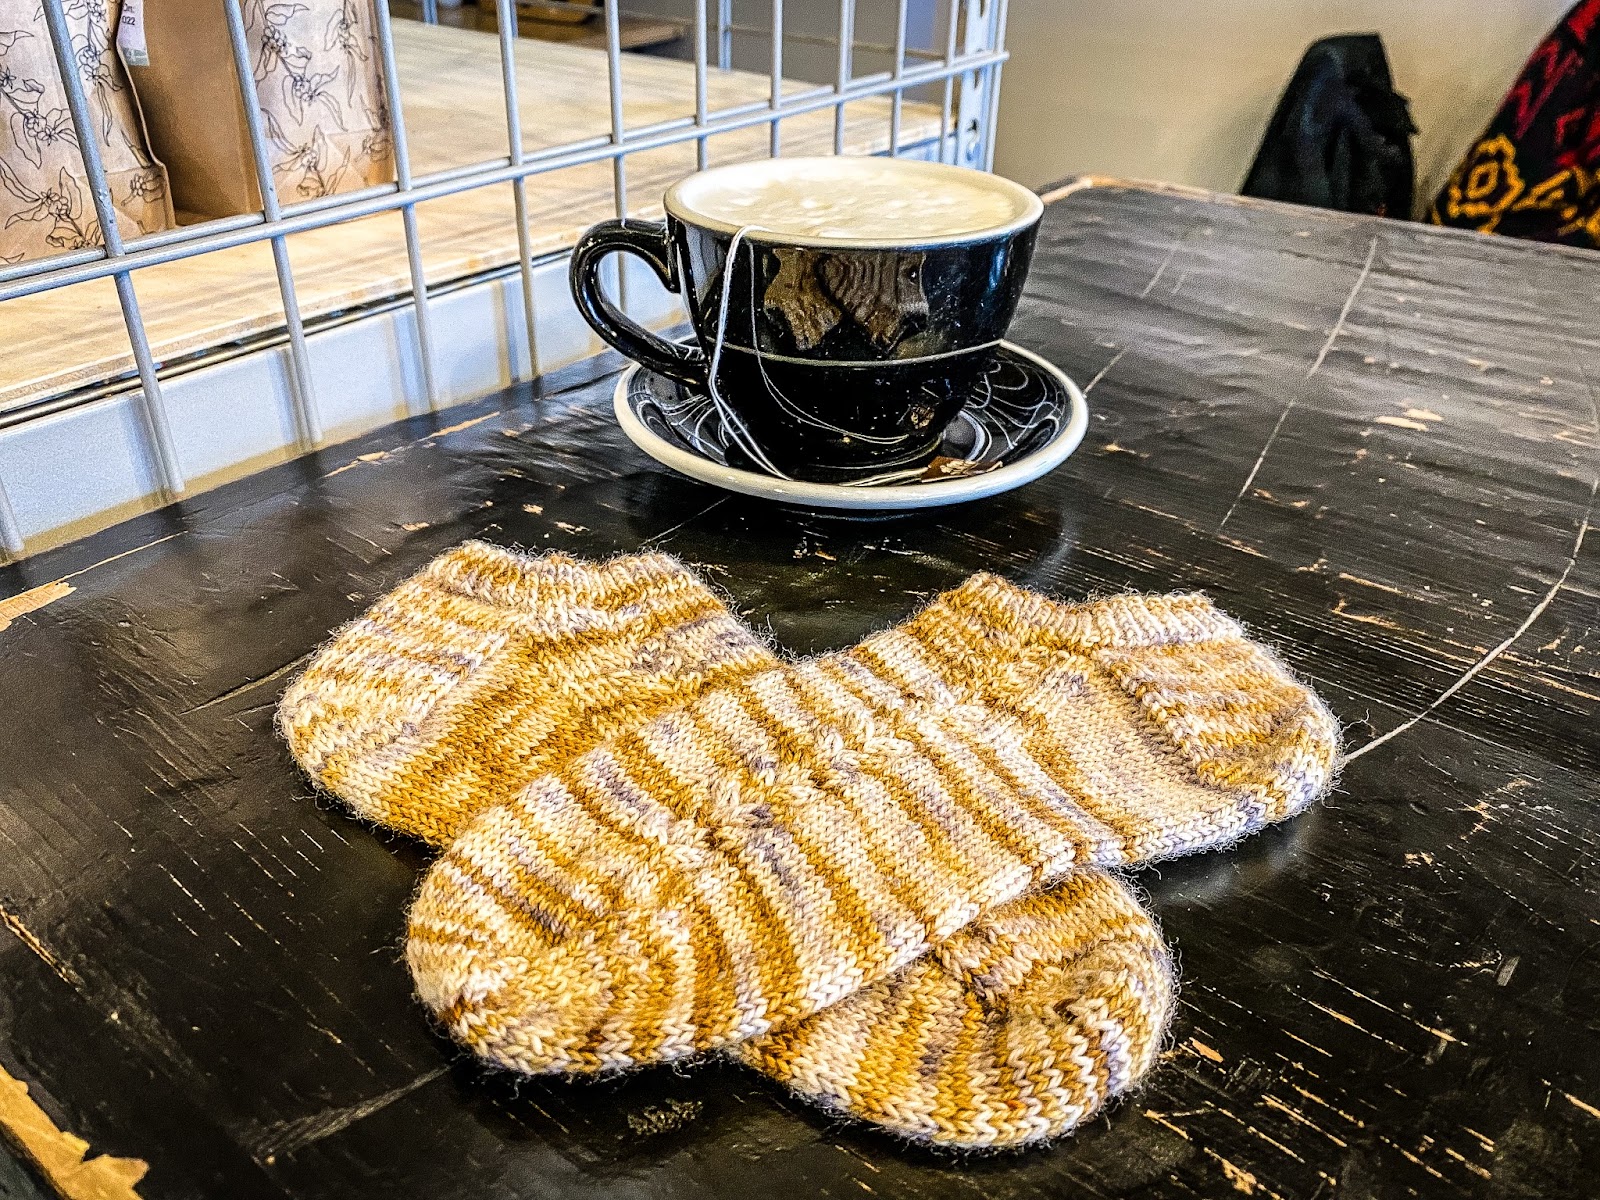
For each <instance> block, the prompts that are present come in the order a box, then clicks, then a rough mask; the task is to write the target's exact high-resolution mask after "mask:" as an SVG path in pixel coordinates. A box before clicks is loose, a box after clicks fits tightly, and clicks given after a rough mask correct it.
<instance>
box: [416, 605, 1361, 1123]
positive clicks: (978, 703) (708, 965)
mask: <svg viewBox="0 0 1600 1200" xmlns="http://www.w3.org/2000/svg"><path fill="white" fill-rule="evenodd" d="M1336 748H1337V728H1336V726H1335V724H1334V722H1333V720H1332V718H1331V717H1330V716H1329V715H1328V713H1327V711H1326V710H1325V709H1324V708H1323V706H1322V705H1321V703H1320V702H1319V701H1318V700H1317V699H1316V697H1315V696H1314V695H1312V694H1311V693H1310V692H1309V691H1308V690H1307V689H1306V688H1305V687H1304V686H1303V685H1301V684H1299V683H1298V682H1297V681H1295V680H1294V678H1293V677H1292V676H1291V675H1290V674H1289V673H1288V671H1287V670H1286V669H1285V668H1284V667H1283V666H1282V664H1281V663H1279V662H1278V661H1277V660H1276V659H1275V658H1274V657H1273V656H1272V655H1271V654H1270V653H1269V652H1267V651H1265V650H1264V649H1262V648H1261V647H1259V646H1257V645H1255V644H1254V643H1252V642H1250V641H1249V640H1248V639H1247V638H1246V637H1245V636H1244V634H1243V632H1242V631H1241V630H1240V629H1239V627H1238V626H1237V625H1236V624H1235V623H1234V622H1233V621H1231V620H1230V619H1229V618H1227V617H1226V616H1224V615H1223V614H1221V613H1220V612H1218V611H1217V610H1216V609H1214V608H1213V607H1212V606H1211V605H1210V604H1209V602H1208V601H1206V600H1205V599H1204V598H1203V597H1200V596H1187V595H1179V596H1167V597H1138V596H1125V597H1115V598H1112V599H1110V600H1105V601H1100V602H1097V603H1092V604H1087V605H1075V606H1071V605H1060V604H1056V603H1053V602H1051V601H1049V600H1047V599H1045V598H1043V597H1040V596H1037V595H1034V594H1032V593H1029V592H1026V591H1024V590H1022V589H1019V588H1016V587H1014V586H1013V585H1010V584H1008V583H1006V582H1005V581H1003V580H1000V579H997V578H995V577H992V576H976V577H974V578H973V579H972V580H969V581H968V583H966V584H964V585H963V586H962V587H960V588H958V589H956V590H955V591H954V592H951V593H947V594H946V595H944V596H942V597H940V598H939V599H938V600H936V601H935V602H934V603H933V604H932V605H930V606H929V607H928V608H927V609H925V610H924V611H923V612H922V613H920V614H919V615H918V616H917V617H915V618H913V619H912V620H911V621H909V622H907V623H906V624H904V625H902V626H900V627H898V628H896V629H894V630H890V631H888V632H886V633H883V634H879V635H876V636H874V637H871V638H868V639H867V640H866V641H865V642H863V643H862V644H861V645H860V646H858V647H855V648H853V649H851V650H848V651H844V652H842V653H839V654H833V655H825V656H822V657H821V658H818V659H813V660H810V661H807V662H803V663H799V664H792V665H782V666H778V667H773V668H770V669H767V670H763V671H758V672H755V673H753V674H749V675H745V676H743V677H741V678H740V679H738V680H737V681H736V682H734V683H732V684H730V685H728V686H724V687H712V688H710V689H709V690H707V691H705V692H703V693H701V694H699V695H698V696H697V697H696V698H694V699H693V700H692V701H690V702H689V703H687V704H684V705H682V706H679V707H677V708H672V709H669V710H667V711H664V712H662V713H661V714H660V715H658V716H656V717H654V718H653V719H651V720H649V721H647V722H645V723H644V724H642V725H639V726H637V727H636V728H633V729H629V730H626V731H623V732H620V733H618V734H616V735H614V736H612V737H610V738H608V739H607V740H606V741H605V742H604V743H603V744H601V745H600V746H598V747H597V748H595V749H593V750H590V751H588V752H586V753H583V754H581V755H579V756H577V757H575V758H572V759H570V760H567V761H566V762H564V763H562V764H560V765H559V766H556V767H554V768H553V769H552V770H551V771H550V772H549V773H548V774H546V775H543V776H541V777H540V778H538V779H535V780H534V781H533V782H532V783H531V784H529V785H528V786H527V787H526V788H525V789H524V790H523V791H522V792H521V793H520V794H519V795H518V796H517V797H516V799H515V800H514V801H512V802H510V803H507V804H505V805H502V806H500V807H497V808H493V809H489V810H487V811H485V812H484V813H482V814H481V815H480V816H479V817H478V818H476V819H475V820H474V821H473V822H472V823H471V824H470V825H468V826H467V828H466V829H465V831H464V832H463V833H462V834H461V836H460V837H459V838H458V839H457V841H456V842H455V843H454V844H453V845H452V846H451V847H450V849H449V850H448V851H447V852H446V854H445V855H444V856H442V857H441V858H440V859H439V861H438V862H437V863H435V864H434V866H433V867H432V868H431V869H430V871H429V873H428V875H427V877H426V879H425V880H424V882H423V885H422V888H421V890H420V892H419V894H418V896H417V899H416V901H415V904H414V906H413V910H412V914H411V920H410V929H409V936H408V944H407V959H408V962H409V963H410V966H411V969H412V972H413V976H414V978H415V980H416V982H417V986H418V991H419V994H420V995H421V997H422V999H423V1001H424V1002H425V1003H426V1004H427V1005H428V1006H429V1008H430V1009H432V1010H433V1011H434V1012H435V1013H436V1014H437V1015H438V1017H439V1019H440V1020H441V1021H442V1022H443V1024H444V1025H445V1026H446V1027H447V1028H448V1029H449V1030H450V1032H451V1033H452V1034H453V1035H454V1036H455V1037H456V1038H457V1039H458V1040H460V1041H461V1042H462V1043H463V1044H465V1045H467V1046H469V1047H471V1048H472V1049H473V1050H474V1051H475V1052H476V1053H478V1054H480V1055H482V1056H484V1057H486V1058H488V1059H490V1060H491V1061H494V1062H497V1063H500V1064H502V1065H505V1066H507V1067H511V1068H514V1069H517V1070H520V1071H525V1072H548V1071H596V1070H604V1069H608V1068H617V1067H626V1066H631V1065H637V1064H640V1063H645V1062H653V1061H666V1060H672V1059H677V1058H682V1057H685V1056H687V1055H690V1054H694V1053H697V1052H700V1051H703V1050H707V1049H712V1048H715V1047H719V1046H729V1045H733V1044H736V1043H740V1042H746V1041H749V1040H750V1039H753V1038H763V1037H766V1036H768V1035H769V1034H774V1033H776V1034H778V1035H782V1034H783V1033H784V1032H785V1031H791V1030H793V1029H794V1028H795V1026H796V1024H797V1023H798V1022H801V1021H805V1020H807V1019H810V1018H813V1017H814V1015H815V1014H818V1013H822V1012H825V1011H827V1010H830V1009H833V1008H834V1007H835V1006H840V1005H846V1008H844V1009H841V1010H840V1011H841V1012H843V1011H847V1010H848V1009H847V1002H848V1001H850V999H851V998H852V997H859V996H860V995H861V993H862V992H863V990H864V989H872V988H876V987H878V986H879V985H881V984H883V983H884V982H885V981H887V980H890V979H891V977H894V976H896V975H897V973H900V972H902V971H904V970H905V969H906V968H907V967H909V966H911V965H912V964H914V963H917V962H918V961H919V960H923V959H924V958H925V956H927V955H928V954H929V952H930V951H931V950H933V949H934V948H936V947H941V946H945V945H947V944H952V945H959V944H961V943H959V942H954V941H953V939H956V937H957V935H958V934H960V933H961V932H962V931H963V930H965V929H967V928H968V927H969V926H971V925H972V923H973V922H974V921H975V920H977V919H978V918H980V917H984V916H986V915H989V914H994V913H996V912H997V911H998V910H999V909H1000V908H1001V907H1002V906H1004V905H1006V904H1008V903H1010V902H1015V901H1018V899H1019V898H1021V897H1025V896H1026V895H1028V894H1029V893H1030V892H1033V891H1036V890H1037V889H1039V888H1041V887H1043V886H1047V885H1049V884H1051V883H1053V882H1055V881H1058V880H1060V879H1062V878H1063V877H1065V876H1067V875H1068V873H1069V872H1074V871H1077V870H1080V869H1081V868H1083V867H1085V866H1118V865H1123V864H1128V863H1133V862H1140V861H1147V860H1149V859H1151V858H1157V857H1163V856H1167V855H1172V854H1180V853H1187V852H1192V851H1195V850H1200V849H1205V848H1208V847H1211V846H1216V845H1219V844H1222V843H1225V842H1229V841H1231V840H1233V839H1235V838H1238V837H1240V836H1242V835H1244V834H1246V833H1249V832H1251V831H1253V830H1255V829H1258V828H1260V827H1261V826H1262V825H1264V824H1266V823H1268V822H1270V821H1275V820H1280V819H1282V818H1284V817H1286V816H1289V815H1291V814H1293V813H1295V812H1297V811H1299V810H1300V809H1302V808H1303V807H1304V806H1305V805H1306V804H1308V803H1310V802H1311V801H1312V800H1314V799H1315V798H1317V797H1318V796H1319V795H1321V794H1322V792H1323V791H1324V790H1325V788H1326V786H1327V784H1328V782H1329V777H1330V772H1331V770H1332V764H1333V760H1334V756H1335V751H1336ZM1069 940H1073V939H1069ZM858 1003H863V1004H866V1003H870V1004H875V1005H880V1006H881V1005H884V1004H886V1003H889V1002H888V1001H885V999H884V998H883V997H882V996H875V997H873V999H872V1000H871V1001H870V1002H867V1001H859V1002H858ZM1156 1007H1157V1008H1159V1005H1157V1006H1156ZM877 1011H880V1012H881V1011H884V1009H883V1008H881V1007H880V1008H879V1009H878V1010H877ZM1163 1019H1164V1018H1163ZM1157 1025H1159V1022H1157ZM794 1044H795V1045H806V1043H805V1042H804V1041H799V1042H796V1043H794ZM857 1044H858V1043H852V1047H854V1046H855V1045H857ZM751 1052H752V1053H753V1054H755V1056H756V1058H755V1061H758V1062H762V1063H763V1064H765V1063H768V1062H772V1063H778V1062H780V1061H782V1053H781V1051H780V1052H774V1053H773V1054H770V1055H766V1056H765V1057H763V1054H762V1051H761V1050H759V1049H753V1050H752V1051H751ZM849 1052H850V1053H854V1052H855V1050H854V1049H853V1048H852V1049H851V1050H850V1051H849ZM826 1053H827V1045H826V1041H825V1040H824V1042H822V1043H817V1044H815V1045H809V1046H807V1049H806V1054H807V1055H808V1063H809V1065H808V1066H807V1067H805V1069H804V1070H798V1069H795V1070H792V1071H791V1074H792V1077H794V1078H796V1079H801V1078H805V1079H807V1080H809V1082H807V1083H806V1084H805V1086H804V1087H803V1088H802V1090H808V1091H809V1092H810V1094H813V1095H817V1096H821V1097H825V1098H826V1097H846V1096H848V1097H850V1098H851V1102H853V1103H861V1098H860V1096H859V1095H858V1094H857V1093H855V1092H853V1091H851V1090H850V1088H849V1086H847V1085H846V1083H845V1082H843V1081H845V1080H853V1079H856V1078H858V1077H859V1072H858V1071H855V1070H854V1069H853V1068H850V1067H849V1066H848V1064H844V1063H839V1062H834V1063H823V1064H821V1065H820V1066H819V1065H818V1061H817V1056H818V1055H823V1056H824V1057H825V1056H826ZM907 1061H915V1060H914V1059H912V1060H907ZM870 1077H871V1076H869V1078H870ZM887 1077H888V1078H894V1079H897V1080H899V1081H900V1082H901V1083H902V1084H904V1083H906V1082H908V1077H907V1076H905V1075H904V1073H903V1072H902V1073H900V1074H891V1075H890V1076H887ZM829 1081H832V1082H829ZM868 1106H869V1107H870V1104H869V1105H868Z"/></svg>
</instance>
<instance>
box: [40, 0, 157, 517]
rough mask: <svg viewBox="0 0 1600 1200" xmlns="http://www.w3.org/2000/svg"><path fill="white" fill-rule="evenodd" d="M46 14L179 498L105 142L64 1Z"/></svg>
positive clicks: (150, 423) (149, 419)
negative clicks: (85, 84)
mask: <svg viewBox="0 0 1600 1200" xmlns="http://www.w3.org/2000/svg"><path fill="white" fill-rule="evenodd" d="M44 18H45V23H46V25H48V26H49V29H50V47H51V49H52V50H53V51H54V52H55V57H56V67H57V69H58V70H59V71H60V72H61V83H62V86H63V87H65V88H66V91H67V108H68V111H69V112H70V113H71V116H72V129H73V132H74V133H75V134H76V135H77V138H78V149H79V151H80V152H81V153H82V155H83V170H84V174H86V175H87V176H88V177H89V193H90V195H91V196H92V197H93V199H94V211H95V216H96V217H97V218H98V219H99V221H100V235H101V237H102V238H103V239H104V241H105V247H106V259H105V260H104V262H105V264H106V266H107V268H108V270H107V271H106V274H110V275H112V276H113V277H114V278H115V279H116V281H117V301H118V302H119V303H120V304H121V305H122V323H123V324H124V325H125V326H126V327H127V330H128V345H129V347H130V348H131V349H132V350H133V361H134V363H135V365H136V366H137V367H138V368H139V383H140V385H141V387H142V388H143V399H144V403H143V406H142V407H143V410H144V418H145V421H144V423H145V432H146V434H148V436H149V438H150V444H151V447H152V449H153V450H154V452H155V458H156V467H157V473H158V475H159V477H160V480H161V486H162V489H163V490H164V491H165V492H166V493H167V494H168V495H169V496H171V497H177V496H180V495H182V494H183V490H184V480H183V470H182V468H180V467H179V465H178V451H177V447H176V445H174V443H173V440H172V425H171V422H170V421H169V420H168V419H167V408H166V404H165V403H164V402H163V400H162V397H161V385H160V383H159V382H158V381H157V380H156V368H155V362H154V361H153V360H152V359H151V357H150V339H149V337H148V336H147V335H146V333H145V328H144V318H143V316H141V315H140V312H139V298H138V296H136V295H135V294H134V290H133V279H132V277H131V276H130V275H129V271H130V270H131V269H132V268H131V266H130V265H129V264H128V261H127V259H126V258H125V257H124V255H123V246H122V232H121V230H119V229H118V228H117V210H116V208H115V207H114V206H113V205H112V203H111V187H110V185H109V184H108V183H107V182H106V169H105V163H104V162H103V161H102V160H101V158H100V144H99V143H98V142H97V141H96V140H95V125H94V119H93V118H92V117H91V116H90V113H89V99H88V97H87V96H85V95H84V94H83V80H82V79H80V78H79V76H78V64H77V60H76V57H75V56H74V54H73V52H72V32H71V30H70V29H68V27H67V18H66V14H65V13H63V12H62V11H61V0H44ZM119 260H120V265H119ZM96 265H100V264H96Z"/></svg>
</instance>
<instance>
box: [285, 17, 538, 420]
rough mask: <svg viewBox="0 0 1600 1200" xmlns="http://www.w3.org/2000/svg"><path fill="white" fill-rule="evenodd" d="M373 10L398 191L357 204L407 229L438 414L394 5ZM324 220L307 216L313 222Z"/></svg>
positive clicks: (425, 370) (426, 386) (421, 353)
mask: <svg viewBox="0 0 1600 1200" xmlns="http://www.w3.org/2000/svg"><path fill="white" fill-rule="evenodd" d="M372 9H373V14H374V16H375V18H376V24H377V30H378V53H379V54H380V55H381V56H382V58H383V95H384V100H385V102H386V103H387V105H388V107H389V138H390V140H391V141H392V142H393V143H394V178H395V188H394V191H392V192H387V193H384V194H382V195H379V196H374V197H373V198H372V199H371V200H366V201H357V202H356V204H374V203H377V202H380V201H382V202H383V207H381V208H375V209H373V210H372V211H374V212H387V211H390V210H392V209H395V208H398V209H399V210H400V225H401V228H402V229H404V230H405V238H406V266H407V269H408V271H409V272H410V275H411V301H412V308H413V309H414V310H415V312H416V322H417V358H418V360H419V361H420V363H421V365H422V391H423V395H425V396H426V397H427V400H428V407H429V409H432V410H437V409H438V408H439V399H440V398H439V377H438V372H437V370H436V369H435V362H436V360H435V358H434V355H433V316H432V313H431V311H430V309H429V301H428V275H427V271H426V270H425V269H424V267H423V262H422V239H421V237H420V236H419V235H418V233H417V210H416V202H415V196H416V193H417V189H416V187H415V186H414V184H413V182H412V179H411V147H410V143H409V142H407V140H406V117H405V111H404V109H402V108H401V105H400V72H399V71H398V70H397V69H396V67H395V63H394V30H393V28H392V27H391V25H390V22H389V3H388V0H373V5H372ZM508 165H510V164H508ZM465 178H468V177H466V176H459V177H457V180H455V181H453V182H459V181H460V180H461V179H465ZM351 207H354V205H352V206H351ZM342 211H345V212H348V211H349V210H348V209H345V210H342ZM320 215H321V214H306V216H307V217H311V216H320ZM297 219H305V218H302V217H301V216H300V214H298V213H297V214H294V215H293V216H286V217H284V218H283V221H282V223H283V224H285V225H292V224H293V223H294V222H295V221H296V220H297ZM328 223H329V224H333V223H334V222H332V221H330V222H328ZM308 228H316V226H308ZM530 336H531V334H530Z"/></svg>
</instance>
